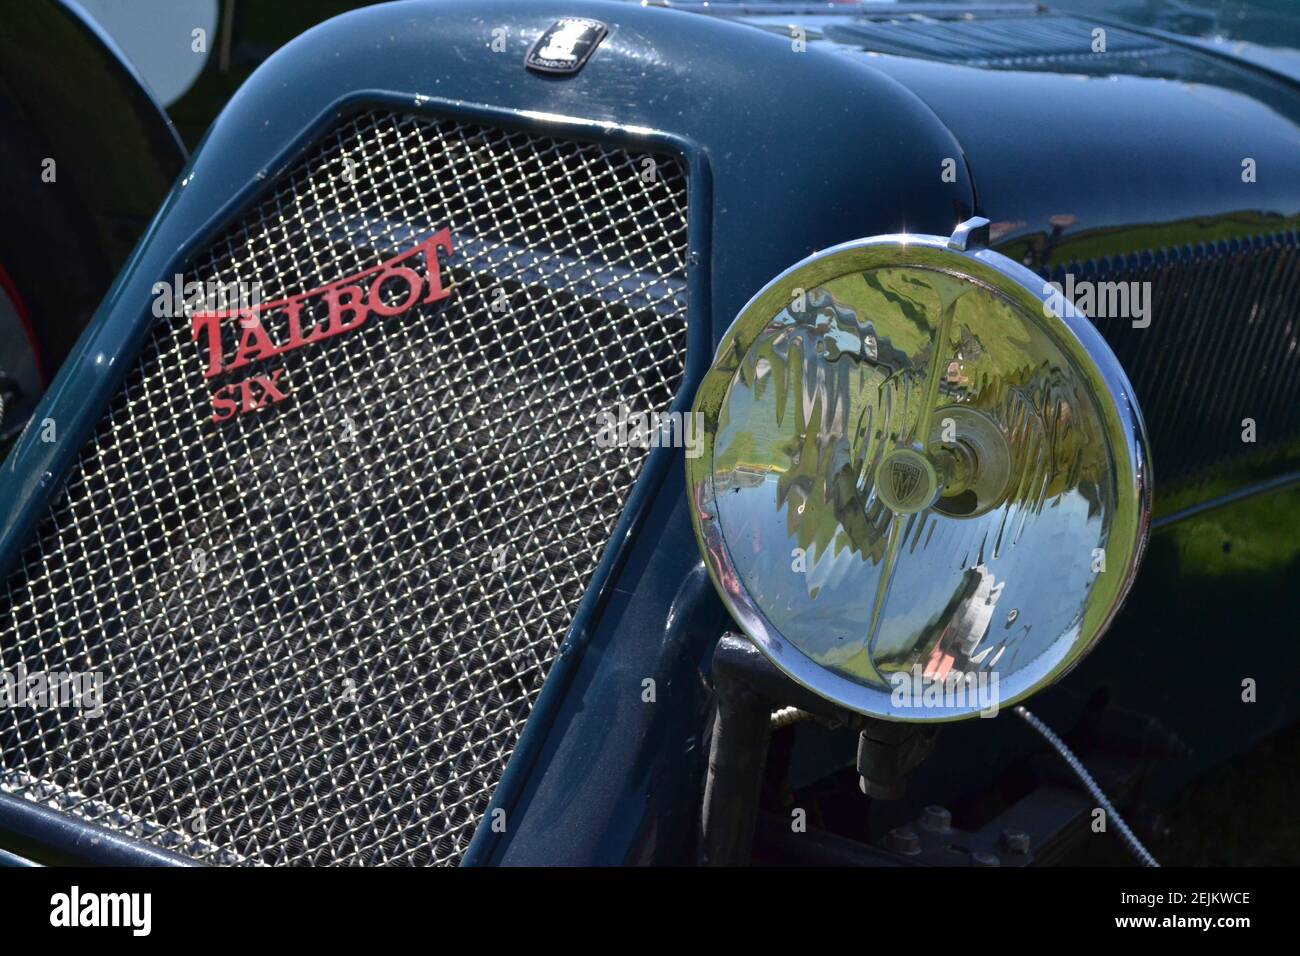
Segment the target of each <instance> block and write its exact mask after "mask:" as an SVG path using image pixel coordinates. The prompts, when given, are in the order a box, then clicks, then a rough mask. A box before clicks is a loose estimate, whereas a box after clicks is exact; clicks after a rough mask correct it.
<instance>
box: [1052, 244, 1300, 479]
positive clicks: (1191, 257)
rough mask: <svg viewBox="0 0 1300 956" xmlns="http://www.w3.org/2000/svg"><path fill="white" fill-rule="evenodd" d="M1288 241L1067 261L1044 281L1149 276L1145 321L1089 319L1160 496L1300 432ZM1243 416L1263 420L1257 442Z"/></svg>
mask: <svg viewBox="0 0 1300 956" xmlns="http://www.w3.org/2000/svg"><path fill="white" fill-rule="evenodd" d="M1297 246H1298V239H1297V235H1296V233H1294V232H1284V233H1280V234H1277V235H1272V236H1265V237H1259V238H1252V239H1234V240H1228V241H1219V242H1213V243H1206V244H1200V245H1196V246H1187V247H1181V248H1178V249H1168V250H1160V251H1158V252H1154V253H1152V252H1146V253H1140V254H1132V255H1128V256H1115V257H1109V258H1102V259H1093V260H1089V261H1086V262H1073V263H1071V264H1069V265H1067V266H1060V267H1057V268H1056V269H1055V270H1054V271H1053V272H1052V273H1051V274H1050V275H1049V276H1048V278H1050V279H1051V280H1052V281H1055V282H1062V283H1063V282H1064V281H1065V276H1066V274H1067V273H1071V274H1073V276H1074V279H1075V282H1076V283H1079V282H1084V281H1087V282H1091V283H1105V282H1124V283H1130V282H1149V283H1150V293H1151V301H1150V303H1149V306H1150V312H1149V315H1150V316H1151V324H1150V326H1148V327H1146V328H1134V327H1133V320H1132V319H1131V318H1106V317H1098V318H1096V319H1094V320H1093V321H1094V322H1095V323H1096V325H1097V328H1098V329H1100V330H1101V332H1102V334H1103V335H1105V336H1106V339H1107V340H1108V341H1109V342H1110V345H1111V347H1112V348H1113V349H1114V350H1115V354H1116V355H1117V356H1118V358H1119V360H1120V362H1121V364H1123V366H1124V370H1125V371H1126V372H1127V373H1128V376H1129V378H1130V379H1131V380H1132V382H1133V388H1134V391H1136V393H1137V398H1138V402H1139V403H1140V404H1141V406H1142V412H1143V415H1144V417H1145V419H1146V424H1147V431H1148V432H1149V434H1150V438H1151V445H1152V459H1153V464H1154V471H1155V476H1156V482H1157V485H1156V487H1157V492H1158V493H1159V491H1160V490H1161V489H1166V490H1167V489H1170V488H1173V487H1176V486H1178V485H1180V484H1185V483H1187V482H1190V481H1194V480H1195V473H1196V472H1198V471H1200V470H1202V469H1205V468H1208V467H1210V466H1212V465H1215V464H1219V463H1222V462H1227V461H1231V460H1233V459H1236V458H1240V457H1242V456H1243V455H1246V454H1249V453H1251V452H1253V451H1255V450H1257V449H1261V450H1262V449H1264V448H1265V447H1266V446H1267V445H1270V444H1274V443H1277V442H1281V441H1293V440H1294V439H1295V438H1296V437H1297V436H1300V348H1297V344H1298V340H1300V326H1298V325H1297V320H1298V319H1300V315H1298V314H1297V310H1296V301H1297V295H1300V248H1297ZM1093 311H1094V312H1095V311H1096V309H1095V308H1094V310H1093ZM1247 417H1249V418H1253V419H1255V421H1256V422H1258V423H1267V428H1266V429H1264V428H1263V427H1261V431H1260V437H1259V443H1258V444H1255V445H1251V444H1245V443H1243V442H1242V441H1241V431H1242V426H1241V422H1242V419H1243V418H1247Z"/></svg>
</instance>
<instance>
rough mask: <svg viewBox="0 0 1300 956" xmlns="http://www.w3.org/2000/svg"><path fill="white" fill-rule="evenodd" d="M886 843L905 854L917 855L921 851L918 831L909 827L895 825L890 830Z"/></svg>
mask: <svg viewBox="0 0 1300 956" xmlns="http://www.w3.org/2000/svg"><path fill="white" fill-rule="evenodd" d="M885 843H886V845H887V846H888V847H889V849H891V850H893V851H894V852H895V853H901V854H903V856H916V855H917V854H918V853H920V852H921V839H920V837H918V836H917V835H916V831H914V830H912V829H911V828H909V827H895V828H894V829H892V830H890V831H889V835H888V836H887V837H886V838H885Z"/></svg>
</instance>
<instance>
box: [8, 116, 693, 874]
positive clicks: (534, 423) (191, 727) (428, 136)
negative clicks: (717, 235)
mask: <svg viewBox="0 0 1300 956" xmlns="http://www.w3.org/2000/svg"><path fill="white" fill-rule="evenodd" d="M648 159H650V160H653V173H654V174H653V175H646V171H647V169H649V168H650V164H649V163H648V162H647V160H648ZM686 218H687V213H686V180H685V175H684V172H683V170H682V168H681V166H680V165H679V164H678V162H677V161H676V160H675V159H672V158H668V157H664V156H654V157H647V156H645V155H642V154H636V153H631V152H626V151H622V150H619V149H615V148H610V147H607V146H601V145H594V144H586V143H579V142H572V141H565V140H559V139H552V138H547V137H542V136H536V135H532V134H528V133H524V132H517V131H508V130H504V129H499V128H492V127H486V126H478V125H472V124H466V123H460V122H452V121H439V120H431V119H426V118H419V117H415V116H409V115H396V114H392V113H389V112H369V113H364V114H360V115H357V116H355V117H352V118H350V119H349V120H347V121H346V122H344V123H343V124H342V125H341V126H340V127H338V128H337V129H335V130H333V131H332V132H331V133H329V134H328V135H327V136H326V137H324V139H323V140H322V142H321V143H320V144H319V146H318V147H317V148H315V149H314V150H313V151H312V152H311V153H310V155H308V156H307V158H306V159H304V160H303V161H302V162H301V163H299V164H298V165H297V166H296V167H295V168H294V169H293V170H292V171H291V172H290V173H289V174H287V175H286V176H285V177H284V178H283V180H282V181H281V182H280V183H279V184H278V185H277V186H276V187H275V189H274V191H273V193H272V194H271V195H270V198H268V199H266V200H264V201H262V202H261V203H260V204H259V205H258V206H256V207H255V208H254V209H253V210H252V211H251V212H250V213H249V214H248V215H247V216H246V217H244V218H243V219H242V221H240V222H239V223H238V224H237V225H236V226H235V227H234V228H233V229H231V230H230V231H229V232H228V233H227V234H226V235H224V236H223V237H221V238H220V239H219V241H217V242H215V243H214V244H213V245H212V246H210V247H209V248H208V249H207V250H206V251H205V252H204V253H202V254H201V255H199V256H198V257H197V259H196V260H195V262H194V264H193V267H192V269H191V274H190V276H189V277H190V278H192V279H198V280H199V281H203V282H207V281H208V280H213V281H215V282H216V283H218V284H223V285H224V284H227V283H231V282H233V281H235V280H240V281H242V282H245V283H251V282H257V283H259V284H260V292H261V295H262V298H263V300H264V301H267V300H276V299H282V298H284V297H288V296H293V295H296V294H298V293H301V292H304V291H306V290H309V289H316V288H319V287H321V286H324V285H326V284H328V283H332V282H335V281H336V280H338V279H341V278H344V277H347V276H352V275H355V274H357V273H360V272H363V271H365V270H367V269H371V268H373V267H375V266H377V265H379V264H380V263H382V262H384V261H386V260H389V259H391V258H393V257H394V256H396V255H398V254H400V253H402V252H403V251H405V250H408V249H411V248H413V247H414V246H416V245H417V244H419V243H421V242H422V241H424V240H426V239H427V238H428V237H429V236H430V235H432V234H433V233H434V232H436V231H437V230H439V229H442V228H447V229H450V231H451V234H452V239H453V243H454V249H455V251H454V254H452V255H451V256H444V257H443V263H442V279H443V281H444V283H445V284H446V285H447V286H449V287H451V294H450V295H449V296H448V297H447V298H445V299H443V300H442V301H439V302H436V303H433V304H428V305H424V304H420V305H417V306H416V307H414V308H413V309H411V310H410V311H407V312H405V313H403V314H400V315H396V316H394V317H391V318H383V317H381V316H380V315H377V314H375V315H371V317H370V319H369V321H368V322H367V323H366V324H365V325H362V326H360V327H358V328H357V329H355V330H353V331H351V332H349V333H348V334H346V335H341V336H337V337H334V338H330V339H328V340H325V341H322V342H319V343H316V344H315V345H312V346H310V347H304V348H299V349H296V350H294V351H292V352H288V353H286V354H284V355H282V356H279V357H277V358H276V359H274V360H268V361H263V362H256V363H253V364H252V365H251V366H249V367H248V368H246V369H244V370H243V372H245V373H258V372H268V371H269V370H270V369H271V368H281V367H282V368H283V373H282V376H281V379H280V381H281V383H282V384H283V386H285V387H286V389H287V398H286V400H285V401H284V402H282V403H278V404H275V405H271V406H269V407H265V408H262V409H259V410H253V411H249V412H246V413H244V414H241V415H237V416H235V417H233V418H231V419H230V420H228V421H226V422H225V423H223V424H219V425H218V424H214V423H213V421H212V420H211V419H212V414H213V409H212V406H211V404H210V394H211V392H212V390H213V389H214V388H216V387H218V386H220V385H221V384H223V383H225V382H227V381H236V380H239V379H241V378H245V377H247V376H246V375H243V374H231V375H229V376H225V375H222V376H218V377H215V378H213V379H211V380H209V379H205V376H204V372H205V368H206V355H205V353H204V352H203V351H202V350H201V349H200V348H199V344H198V343H196V342H195V341H193V340H192V336H191V319H190V318H189V317H184V316H182V317H177V318H175V319H163V320H159V322H158V324H157V326H156V328H155V330H154V332H153V334H152V336H151V338H150V340H149V341H148V343H147V344H146V346H145V348H144V350H143V352H142V354H141V355H140V357H139V360H138V363H137V364H136V366H135V367H134V368H133V369H132V370H131V371H130V372H129V373H128V375H127V376H126V380H125V382H124V384H123V386H122V388H121V389H120V391H119V393H118V395H117V396H116V398H115V399H114V400H113V401H112V402H111V405H110V407H109V409H108V411H107V413H106V414H105V416H104V418H103V420H102V421H101V423H100V424H99V426H98V428H97V430H96V432H95V434H94V437H93V438H92V440H91V441H89V442H88V444H87V445H86V447H85V449H84V450H83V453H82V455H81V458H80V461H79V463H78V464H77V465H76V466H75V467H74V469H73V471H72V473H71V475H70V478H69V480H68V483H67V486H66V489H65V490H64V491H63V492H62V493H61V495H60V496H59V497H58V498H57V499H56V502H55V504H54V506H53V508H52V510H51V513H50V514H49V516H48V517H47V519H46V520H45V521H44V523H43V525H42V528H41V530H40V532H39V535H38V537H37V540H36V541H35V542H34V544H33V545H32V546H31V547H30V548H29V550H28V551H27V552H26V554H25V556H24V558H23V561H22V564H21V567H20V568H19V570H17V571H16V572H15V573H14V574H13V576H12V577H11V578H10V580H9V582H8V597H7V600H6V601H5V604H4V606H3V607H2V608H0V655H2V656H3V663H4V666H5V667H6V668H9V669H11V670H12V669H14V668H16V667H18V666H20V665H21V666H23V667H25V668H26V669H27V670H28V671H36V670H42V671H45V672H50V673H52V672H72V671H75V672H86V671H92V672H98V673H100V674H102V675H103V682H104V683H103V690H104V699H105V703H104V710H103V713H102V715H100V716H97V717H96V716H92V715H91V714H89V713H86V712H84V711H81V712H78V711H75V710H71V709H67V708H64V709H58V710H48V709H41V708H13V709H4V710H0V789H3V790H4V791H7V792H9V793H14V794H17V795H19V796H22V797H24V798H27V799H30V800H37V801H41V802H43V803H47V804H50V805H53V806H56V807H59V808H61V809H62V810H64V811H65V812H68V813H71V814H75V815H77V816H79V817H81V818H84V819H89V820H94V821H96V822H99V823H101V824H104V825H108V826H111V827H114V828H118V829H123V830H127V831H128V832H133V833H135V834H137V835H139V836H142V837H143V838H144V839H146V840H149V841H151V842H154V843H157V844H159V845H162V846H166V847H170V848H172V849H175V850H177V851H179V852H181V853H184V854H188V855H191V856H194V857H197V858H199V859H202V860H208V861H213V862H243V863H253V864H286V863H366V864H374V863H413V864H425V863H455V862H457V861H458V860H459V859H460V857H461V855H462V854H463V852H464V850H465V848H466V846H467V844H468V842H469V839H470V837H471V836H472V834H473V831H474V828H475V827H476V825H477V824H478V822H479V820H480V818H481V816H482V814H483V812H484V810H485V808H486V805H487V802H488V800H489V799H490V797H491V794H492V791H493V788H494V787H495V785H496V783H497V781H498V780H499V778H500V775H501V772H502V769H503V768H504V766H505V763H506V761H507V759H508V758H509V756H510V754H511V752H512V750H513V749H514V747H515V745H516V742H517V741H518V737H519V733H520V731H521V729H522V727H523V724H524V722H525V720H526V719H527V717H528V713H529V710H530V708H531V706H532V704H533V702H534V700H535V699H536V697H537V694H538V692H539V690H540V688H541V685H542V681H543V678H544V677H545V675H546V673H547V671H548V669H549V667H550V665H551V662H552V660H553V658H554V655H555V652H556V648H557V646H558V643H559V641H560V640H561V639H562V637H563V636H564V634H565V632H566V630H567V628H568V627H569V624H570V622H571V620H572V617H573V614H574V611H575V609H576V607H577V604H578V601H579V600H580V598H581V596H582V594H583V593H584V590H585V589H586V587H587V585H588V583H589V581H590V579H591V575H592V572H593V570H594V569H595V567H596V564H597V561H598V560H599V558H600V555H601V553H602V551H603V549H604V547H605V543H606V540H607V538H608V536H609V534H610V531H611V530H612V528H613V526H614V523H615V522H616V521H617V519H618V517H619V515H620V513H621V511H622V508H623V506H624V503H625V501H626V499H627V496H628V493H629V491H630V489H631V487H632V484H633V482H634V480H635V478H636V476H637V474H638V473H639V471H640V467H641V465H642V461H643V458H644V455H645V452H644V451H641V450H637V449H612V450H600V449H597V448H596V447H595V443H594V437H595V433H596V424H595V423H596V414H597V411H598V410H600V409H612V408H616V407H617V406H618V404H619V403H620V402H623V403H626V404H628V405H629V406H636V407H639V408H642V409H663V408H666V407H667V406H668V404H669V403H670V401H671V399H672V396H673V395H674V393H675V391H676V389H677V387H678V385H679V383H680V380H681V377H682V373H683V366H684V361H685V339H686V330H685V317H686V301H685V300H686V295H685V279H686ZM400 291H401V290H400V289H399V290H397V292H394V291H393V290H392V289H388V288H385V289H383V290H381V295H383V296H385V301H386V302H388V303H389V305H392V304H393V302H392V300H393V299H395V298H400ZM264 314H265V313H264ZM304 321H306V319H304ZM223 327H225V326H223ZM239 334H240V333H239V330H238V328H236V327H235V326H234V325H230V326H229V327H228V328H227V330H226V335H227V336H228V339H227V348H229V349H231V350H233V348H234V343H235V338H236V337H237V336H238V335H239Z"/></svg>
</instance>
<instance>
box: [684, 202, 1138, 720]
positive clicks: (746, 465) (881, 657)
mask: <svg viewBox="0 0 1300 956" xmlns="http://www.w3.org/2000/svg"><path fill="white" fill-rule="evenodd" d="M986 224H987V223H986V222H985V221H983V220H972V221H971V222H969V223H965V224H963V225H962V226H961V227H959V228H958V230H957V232H956V233H954V235H953V236H952V237H951V238H941V237H937V236H914V235H898V236H878V237H875V238H871V239H863V240H860V241H856V242H850V243H846V244H844V245H841V246H836V247H834V248H832V249H829V250H826V251H825V252H822V253H819V254H817V255H814V256H812V257H810V258H808V259H805V260H804V261H803V262H800V263H798V264H797V265H795V266H794V267H792V268H791V269H789V270H787V271H786V272H785V273H783V274H782V275H780V276H778V277H777V278H776V279H774V280H772V282H770V283H769V284H768V285H767V286H766V287H765V288H764V289H763V290H762V291H761V292H759V293H758V294H757V295H756V296H755V297H754V298H753V299H751V300H750V302H749V303H748V304H747V305H746V306H745V307H744V309H743V310H742V311H741V313H740V315H739V316H738V317H737V318H736V320H735V322H734V323H733V324H732V326H731V328H730V329H729V330H728V331H727V334H726V335H725V336H724V337H723V340H722V343H721V345H720V346H719V348H718V353H717V356H716V358H715V360H714V363H713V365H712V367H711V368H710V369H709V371H708V373H707V374H706V376H705V378H704V381H703V382H702V383H701V385H700V389H699V392H698V394H697V396H696V399H695V411H696V412H700V413H702V414H703V420H704V425H705V443H704V450H703V454H702V455H701V456H700V457H698V458H695V459H688V461H687V483H688V487H689V493H690V495H691V500H692V508H691V514H692V521H693V522H694V525H695V532H696V536H697V538H698V540H699V543H700V547H701V551H702V553H703V555H704V559H705V563H706V564H707V565H708V569H709V573H710V575H711V576H712V578H713V582H714V584H715V585H716V587H717V589H718V591H719V593H720V594H721V596H722V599H723V601H724V602H725V603H726V605H727V607H728V609H729V610H730V611H731V613H732V615H733V617H734V618H735V620H736V622H737V623H738V624H739V625H740V627H741V628H742V629H743V630H744V631H745V632H746V633H747V634H748V635H749V636H750V638H752V639H753V640H754V641H755V642H756V643H757V644H758V646H759V647H760V648H762V649H763V651H764V652H766V654H767V655H768V656H769V657H770V658H771V659H772V661H773V662H774V663H776V664H777V665H778V666H779V667H780V668H782V669H783V670H784V671H785V672H786V673H787V674H789V675H790V676H791V677H793V678H794V679H795V680H797V681H799V682H800V683H801V684H804V685H805V686H807V687H809V688H810V689H812V690H814V691H816V692H817V693H819V694H821V695H823V696H825V697H827V698H829V699H830V700H833V701H835V702H837V703H839V704H841V705H843V706H845V707H848V708H850V709H852V710H855V711H858V712H861V713H864V714H869V715H873V716H876V717H883V718H889V719H896V720H917V721H929V720H954V719H958V718H962V717H970V716H974V715H976V714H977V713H980V712H988V711H989V710H990V705H991V706H992V708H996V707H997V706H999V705H1005V704H1009V703H1012V702H1014V701H1016V700H1019V699H1021V698H1023V697H1025V696H1027V695H1029V694H1031V693H1033V692H1034V691H1035V690H1037V689H1039V688H1041V687H1043V686H1045V685H1046V684H1048V683H1050V682H1051V681H1053V680H1055V679H1056V678H1058V677H1060V676H1061V675H1062V674H1064V673H1065V672H1066V671H1067V670H1068V669H1069V668H1070V667H1072V666H1073V665H1074V664H1075V663H1077V662H1078V661H1079V659H1080V658H1081V657H1082V656H1083V655H1084V654H1085V653H1086V652H1087V651H1088V650H1089V649H1090V648H1091V647H1092V646H1093V644H1094V643H1095V642H1096V641H1097V639H1098V638H1099V637H1100V636H1101V635H1102V633H1103V632H1104V631H1105V630H1106V628H1107V626H1108V625H1109V623H1110V621H1111V619H1112V618H1113V616H1114V615H1115V613H1116V610H1117V609H1118V607H1119V605H1120V602H1121V601H1122V600H1123V598H1124V595H1125V593H1126V592H1127V590H1128V587H1129V584H1130V582H1131V581H1132V578H1133V575H1134V573H1135V571H1136V569H1137V565H1138V561H1139V559H1140V557H1141V554H1142V549H1143V546H1144V544H1145V540H1146V531H1147V524H1148V518H1149V483H1150V475H1149V464H1148V452H1147V446H1146V436H1145V432H1144V429H1143V425H1142V418H1141V414H1140V412H1139V410H1138V407H1137V403H1136V401H1135V399H1134V397H1133V392H1132V388H1131V386H1130V385H1129V382H1128V379H1127V378H1126V377H1125V375H1124V373H1123V371H1122V370H1121V368H1120V366H1119V363H1118V362H1117V361H1116V359H1115V356H1114V354H1113V353H1112V352H1111V350H1110V348H1109V347H1108V346H1107V345H1106V343H1105V342H1104V341H1103V339H1102V337H1101V336H1100V334H1098V332H1097V331H1096V329H1095V328H1093V326H1092V324H1091V323H1090V322H1089V321H1088V320H1087V319H1086V318H1084V317H1082V316H1080V315H1079V314H1078V313H1076V312H1075V311H1074V309H1073V307H1072V306H1071V305H1070V303H1069V302H1068V301H1061V297H1059V296H1056V295H1054V294H1053V292H1052V289H1051V288H1050V287H1048V286H1045V285H1044V283H1043V282H1042V280H1041V279H1040V278H1039V277H1038V276H1036V275H1035V274H1034V273H1032V272H1030V271H1029V270H1027V269H1025V268H1023V267H1022V266H1020V265H1018V264H1017V263H1015V262H1013V261H1011V260H1010V259H1008V258H1006V257H1005V256H1002V255H1000V254H998V253H996V252H992V251H990V250H988V249H985V248H975V247H974V243H970V247H969V248H968V241H967V240H968V237H969V236H970V234H971V231H972V230H976V229H979V228H980V227H981V226H983V225H986Z"/></svg>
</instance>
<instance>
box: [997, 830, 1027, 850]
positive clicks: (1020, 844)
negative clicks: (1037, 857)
mask: <svg viewBox="0 0 1300 956" xmlns="http://www.w3.org/2000/svg"><path fill="white" fill-rule="evenodd" d="M1002 845H1003V846H1004V847H1006V848H1007V849H1008V850H1010V851H1011V852H1012V853H1028V852H1029V834H1028V833H1024V832H1023V831H1020V830H1003V831H1002Z"/></svg>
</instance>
